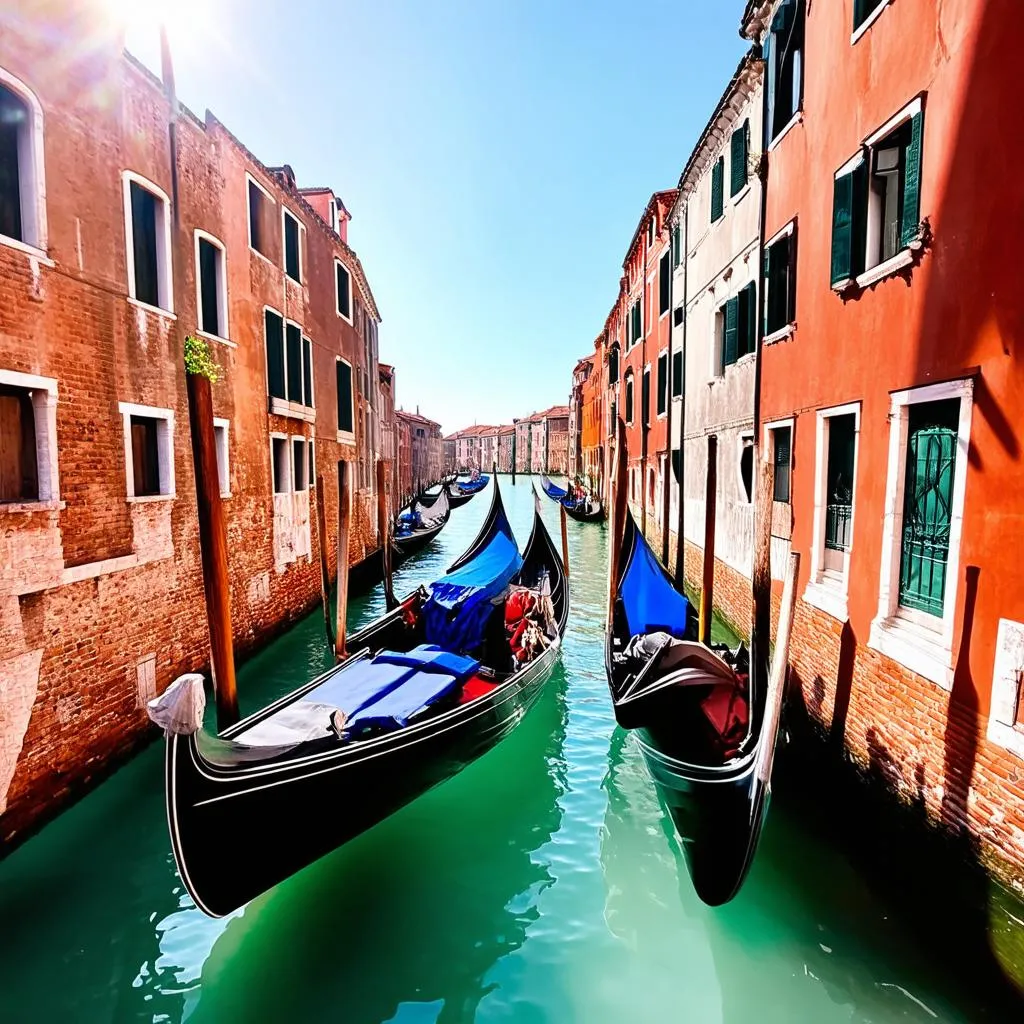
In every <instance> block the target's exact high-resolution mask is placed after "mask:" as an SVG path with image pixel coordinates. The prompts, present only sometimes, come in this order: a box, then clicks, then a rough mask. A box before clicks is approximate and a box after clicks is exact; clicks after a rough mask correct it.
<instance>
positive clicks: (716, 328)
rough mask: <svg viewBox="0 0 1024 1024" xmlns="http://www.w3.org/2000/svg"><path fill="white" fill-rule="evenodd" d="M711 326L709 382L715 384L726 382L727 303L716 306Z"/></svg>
mask: <svg viewBox="0 0 1024 1024" xmlns="http://www.w3.org/2000/svg"><path fill="white" fill-rule="evenodd" d="M727 301H728V299H727V300H726V302H727ZM711 324H712V332H713V333H712V335H711V345H710V349H711V366H710V367H709V369H710V371H711V373H710V374H709V376H708V380H709V381H710V382H711V383H714V382H715V381H718V380H725V302H723V303H721V304H720V305H718V306H715V309H714V312H713V313H712V316H711ZM684 358H685V357H684ZM733 365H735V364H733Z"/></svg>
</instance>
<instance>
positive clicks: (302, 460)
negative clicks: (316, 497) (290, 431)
mask: <svg viewBox="0 0 1024 1024" xmlns="http://www.w3.org/2000/svg"><path fill="white" fill-rule="evenodd" d="M308 489H309V458H308V456H307V455H306V439H305V438H304V437H293V438H292V490H293V491H305V490H308Z"/></svg>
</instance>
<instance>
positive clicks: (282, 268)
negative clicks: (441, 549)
mask: <svg viewBox="0 0 1024 1024" xmlns="http://www.w3.org/2000/svg"><path fill="white" fill-rule="evenodd" d="M103 26H104V20H103V19H102V18H99V17H97V16H96V10H95V5H94V4H91V3H87V2H78V3H69V4H62V5H55V4H50V5H43V6H41V7H40V8H39V9H38V11H37V12H35V13H34V15H33V18H32V20H31V22H30V21H29V20H28V19H20V20H19V19H6V20H5V27H4V32H3V34H2V35H0V132H2V133H3V135H2V138H0V149H2V151H3V159H4V160H5V161H6V163H5V166H4V173H2V174H0V425H2V426H0V433H2V436H3V438H4V442H5V443H4V445H3V446H0V447H2V454H0V520H2V529H0V678H2V680H3V686H0V842H5V841H9V840H11V839H12V837H15V836H17V835H19V834H21V833H22V832H23V831H24V829H25V828H26V827H27V826H29V825H30V824H31V823H32V822H33V821H35V820H38V818H39V817H40V815H43V814H46V813H49V812H51V811H52V810H54V809H56V807H57V806H59V805H60V803H62V802H63V801H64V800H66V799H67V798H68V797H69V796H71V795H72V794H74V793H76V792H78V791H80V790H81V789H82V787H83V786H84V785H85V784H86V783H87V782H88V781H89V780H90V778H91V777H93V776H94V775H96V774H97V773H99V772H101V771H102V769H103V768H104V766H105V765H107V764H109V763H111V762H112V761H113V760H115V759H117V758H119V757H121V756H123V755H124V754H125V753H126V752H127V751H128V750H130V749H131V748H132V747H133V746H134V745H135V744H136V743H138V742H139V741H140V739H141V738H142V737H143V735H144V733H145V732H146V729H147V722H146V716H145V712H144V710H143V705H144V703H145V701H146V700H147V699H148V698H150V697H152V696H153V695H154V694H155V693H157V692H159V691H161V690H162V689H163V688H164V687H165V686H166V685H167V684H168V683H169V682H170V681H171V680H172V679H173V678H174V677H175V676H177V675H178V674H180V673H181V672H184V671H186V670H190V669H197V668H199V667H201V666H203V665H204V664H205V663H206V661H207V659H208V637H207V631H206V624H205V622H204V621H203V617H202V615H201V614H198V615H197V613H196V610H197V609H200V608H202V606H203V590H202V577H201V568H200V562H199V548H198V531H197V521H196V507H195V497H194V495H195V488H194V482H193V473H192V459H191V450H190V442H189V430H188V408H187V401H186V394H185V376H184V369H183V344H184V339H185V336H186V335H187V334H189V333H196V334H199V335H201V336H202V337H204V338H205V339H206V340H207V342H208V344H209V347H210V348H211V350H212V353H213V356H214V358H215V359H216V361H217V362H218V363H219V364H220V366H221V367H222V378H221V379H220V380H219V381H218V382H217V383H216V384H215V385H214V388H213V399H214V412H215V421H214V422H215V429H216V435H217V445H218V455H219V457H220V467H221V472H222V481H221V486H222V489H223V492H224V495H225V499H226V500H225V507H226V516H227V532H228V550H229V568H230V574H231V580H232V591H231V607H232V615H233V624H234V634H235V642H236V645H237V648H238V649H239V650H240V651H245V650H246V649H249V648H251V647H253V646H254V645H256V644H258V643H259V642H260V641H261V640H263V639H264V638H266V637H267V636H268V635H270V634H271V633H273V632H274V631H276V630H278V629H280V628H281V627H282V626H283V625H285V624H286V623H287V622H289V621H291V620H293V619H295V618H296V617H298V616H299V615H300V614H302V613H303V612H304V611H305V610H307V609H308V608H309V607H310V606H311V604H312V603H313V602H315V601H316V600H318V594H319V567H318V558H319V547H318V544H319V539H318V538H316V536H315V533H312V532H311V529H310V520H311V512H310V507H311V502H312V500H313V499H314V497H316V498H317V499H318V500H321V501H324V502H325V504H326V506H327V519H328V522H331V521H333V520H334V519H335V518H336V515H337V471H336V465H337V462H338V460H339V459H344V460H346V461H349V462H351V463H352V464H353V466H354V471H353V477H354V485H355V488H356V522H355V524H354V530H353V538H354V539H353V546H354V548H355V550H354V552H353V557H355V558H358V557H360V556H361V554H362V553H363V551H364V550H366V549H367V548H369V547H370V546H372V545H373V544H375V543H376V535H375V530H374V528H373V524H372V520H371V518H370V509H372V506H373V479H374V472H373V466H374V462H375V459H376V458H377V457H378V456H379V455H381V454H383V453H384V451H385V450H386V448H385V444H386V442H385V436H386V435H385V433H384V432H383V431H382V429H381V424H380V407H381V402H382V401H383V399H382V398H381V395H380V392H379V381H380V376H379V369H378V364H377V328H378V323H379V320H380V316H379V313H378V311H377V307H376V305H375V303H374V300H373V294H372V292H371V291H370V287H369V284H368V282H367V280H366V277H365V274H364V272H363V268H362V266H361V264H360V261H359V259H358V257H357V256H356V254H355V252H354V251H353V250H352V249H351V247H350V246H349V245H348V244H347V241H346V221H347V213H345V212H344V207H343V206H342V204H341V203H340V201H339V200H338V199H337V197H335V196H334V194H333V193H332V192H330V191H329V190H327V189H315V190H310V191H305V190H302V189H299V188H298V187H297V186H296V183H295V179H294V176H293V174H292V173H291V171H290V169H289V168H287V167H284V168H278V169H272V168H270V167H267V166H266V165H264V164H263V163H261V162H260V161H259V160H258V159H257V158H256V157H255V156H254V155H253V154H252V153H250V152H249V151H248V150H247V149H246V148H245V147H244V145H242V143H241V142H240V141H239V140H238V139H236V138H235V137H234V136H233V135H232V134H231V133H230V132H229V131H228V130H227V129H226V128H225V127H224V126H223V125H222V124H221V123H220V122H218V121H217V120H216V119H215V118H214V117H213V116H212V115H210V114H207V115H206V117H205V118H203V119H199V118H197V117H195V116H194V115H193V114H191V113H190V112H189V111H187V110H181V111H180V113H179V115H178V116H177V118H176V132H177V159H176V161H175V162H174V163H173V164H172V160H171V155H170V154H171V149H170V146H169V135H168V124H169V122H170V121H171V118H172V110H171V105H170V103H169V101H168V98H167V95H166V94H165V91H164V89H163V87H162V85H161V83H160V82H159V81H158V80H157V79H155V78H154V77H153V76H152V75H151V74H150V73H149V72H148V71H146V70H145V69H143V68H142V67H141V66H140V65H139V64H137V63H136V62H135V61H134V60H133V59H132V58H130V57H128V56H127V55H125V54H124V53H123V50H122V40H121V38H120V37H119V36H118V35H117V34H116V33H114V32H113V31H108V30H106V29H104V27H103ZM105 32H106V34H104V33H105ZM54 38H59V39H71V40H83V39H87V38H88V39H89V40H90V45H89V47H84V46H62V47H59V48H57V47H54V46H53V45H52V42H51V40H52V39H54ZM12 154H16V159H12V156H11V155H12ZM174 196H176V197H177V203H176V205H175V206H173V207H172V200H171V197H174ZM332 208H333V210H334V211H335V214H334V219H333V220H332V217H331V209H332ZM392 381H393V378H392ZM392 400H393V394H392V395H391V396H389V398H388V399H387V401H392ZM317 472H319V473H321V474H322V475H323V478H324V493H323V494H322V495H315V493H314V491H315V489H314V488H313V483H314V481H315V474H316V473H317ZM329 547H330V548H331V550H330V551H329V558H330V560H331V562H332V566H333V562H334V556H335V552H334V550H333V546H332V545H330V543H329Z"/></svg>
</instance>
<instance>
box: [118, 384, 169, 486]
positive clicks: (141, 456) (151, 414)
mask: <svg viewBox="0 0 1024 1024" xmlns="http://www.w3.org/2000/svg"><path fill="white" fill-rule="evenodd" d="M118 408H119V410H120V412H121V417H122V419H123V421H124V447H125V457H126V469H127V479H126V482H127V490H128V497H129V499H132V498H154V497H158V496H164V497H173V496H174V413H173V412H171V410H170V409H154V408H151V407H150V406H145V405H131V404H129V403H127V402H121V403H119V406H118Z"/></svg>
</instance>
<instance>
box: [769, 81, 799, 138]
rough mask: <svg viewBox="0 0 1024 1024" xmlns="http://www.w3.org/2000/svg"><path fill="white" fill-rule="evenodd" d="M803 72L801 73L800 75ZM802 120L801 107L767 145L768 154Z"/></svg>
mask: <svg viewBox="0 0 1024 1024" xmlns="http://www.w3.org/2000/svg"><path fill="white" fill-rule="evenodd" d="M802 73H803V72H802V71H801V74H802ZM803 119H804V111H803V107H801V108H800V109H799V110H798V111H797V112H796V113H795V114H794V115H793V116H792V117H791V118H790V119H789V120H788V121H787V122H786V123H785V124H784V125H783V127H782V131H780V132H779V134H778V135H776V136H775V138H774V139H772V141H771V142H769V143H768V150H767V151H768V152H769V153H771V152H772V151H773V150H774V149H775V147H776V146H778V145H779V143H780V142H782V140H783V139H784V138H785V137H786V136H787V135H788V134H789V133H790V132H791V131H792V130H793V128H795V127H796V126H797V125H798V124H800V122H801V121H803Z"/></svg>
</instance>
